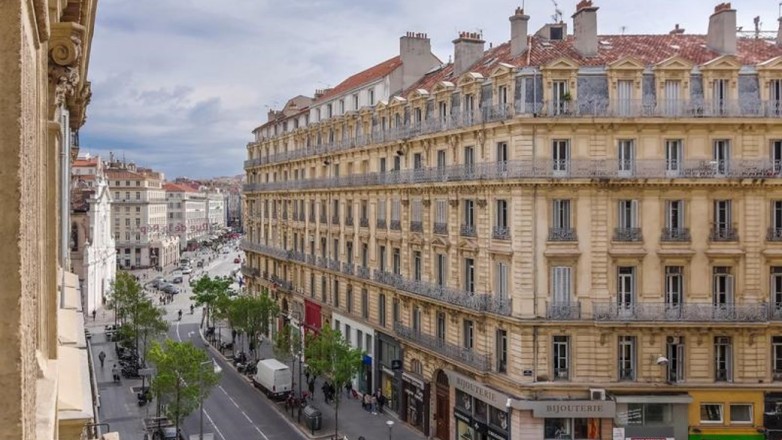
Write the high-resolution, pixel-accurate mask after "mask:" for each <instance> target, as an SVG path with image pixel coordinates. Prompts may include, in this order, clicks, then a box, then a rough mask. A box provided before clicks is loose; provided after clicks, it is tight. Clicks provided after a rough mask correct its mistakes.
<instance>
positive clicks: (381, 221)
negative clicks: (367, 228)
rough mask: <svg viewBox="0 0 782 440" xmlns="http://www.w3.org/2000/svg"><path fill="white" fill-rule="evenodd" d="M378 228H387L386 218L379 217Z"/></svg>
mask: <svg viewBox="0 0 782 440" xmlns="http://www.w3.org/2000/svg"><path fill="white" fill-rule="evenodd" d="M377 228H378V229H386V219H384V218H379V219H377Z"/></svg>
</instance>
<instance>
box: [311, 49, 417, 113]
mask: <svg viewBox="0 0 782 440" xmlns="http://www.w3.org/2000/svg"><path fill="white" fill-rule="evenodd" d="M401 65H402V58H401V57H400V56H399V55H397V56H395V57H393V58H389V59H387V60H385V61H383V62H382V63H380V64H377V65H375V66H372V67H370V68H369V69H366V70H364V71H361V72H359V73H357V74H355V75H353V76H351V77H349V78H348V79H346V80H344V81H342V82H341V83H339V84H337V86H336V87H334V88H333V89H330V90H329V91H328V92H326V93H324V94H323V95H322V96H321V97H319V98H318V99H317V100H316V102H323V101H326V100H328V99H330V98H333V97H335V96H338V95H341V94H343V93H345V92H347V91H350V90H353V89H355V88H357V87H361V86H363V85H364V84H367V83H370V82H372V81H375V80H377V79H380V78H383V77H384V76H386V75H389V74H390V73H391V72H393V71H394V70H396V69H397V68H398V67H399V66H401Z"/></svg>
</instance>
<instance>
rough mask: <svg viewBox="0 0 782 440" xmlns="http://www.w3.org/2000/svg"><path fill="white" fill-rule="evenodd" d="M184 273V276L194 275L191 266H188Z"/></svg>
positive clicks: (183, 270)
mask: <svg viewBox="0 0 782 440" xmlns="http://www.w3.org/2000/svg"><path fill="white" fill-rule="evenodd" d="M182 273H183V274H184V275H188V274H191V273H193V269H192V268H191V267H190V266H188V267H186V268H184V269H182Z"/></svg>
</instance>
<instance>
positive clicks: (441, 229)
mask: <svg viewBox="0 0 782 440" xmlns="http://www.w3.org/2000/svg"><path fill="white" fill-rule="evenodd" d="M432 232H434V233H435V234H437V235H448V223H439V222H435V223H434V227H433V231H432Z"/></svg>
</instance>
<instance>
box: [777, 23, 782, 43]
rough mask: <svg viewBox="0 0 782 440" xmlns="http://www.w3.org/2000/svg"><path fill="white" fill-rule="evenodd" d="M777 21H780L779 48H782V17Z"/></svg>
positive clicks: (778, 32)
mask: <svg viewBox="0 0 782 440" xmlns="http://www.w3.org/2000/svg"><path fill="white" fill-rule="evenodd" d="M777 21H779V28H777V46H782V17H779V18H778V19H777Z"/></svg>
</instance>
